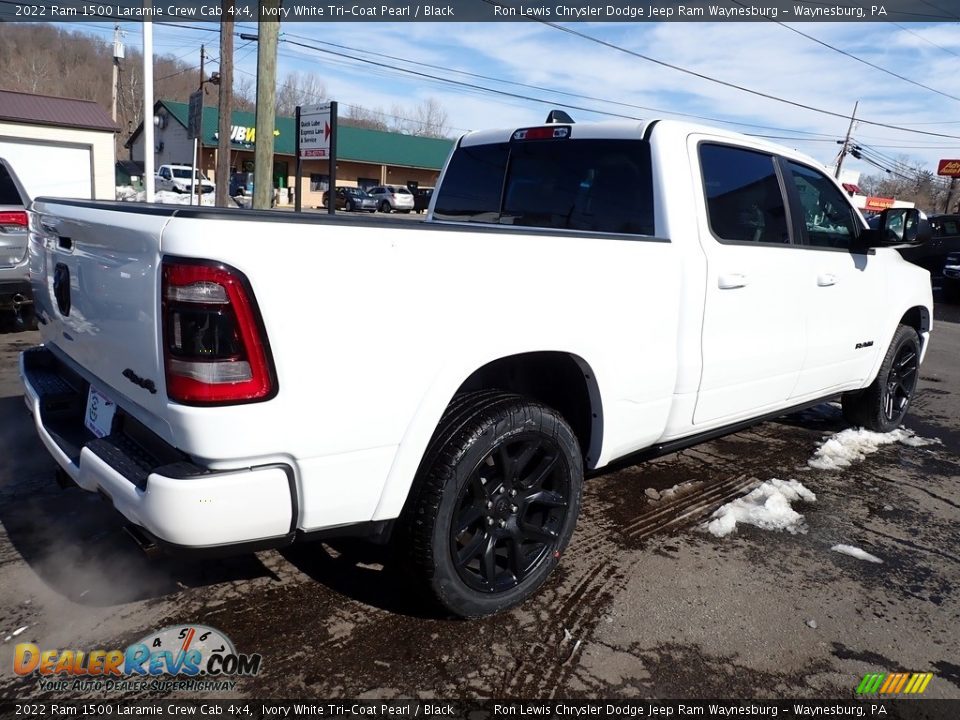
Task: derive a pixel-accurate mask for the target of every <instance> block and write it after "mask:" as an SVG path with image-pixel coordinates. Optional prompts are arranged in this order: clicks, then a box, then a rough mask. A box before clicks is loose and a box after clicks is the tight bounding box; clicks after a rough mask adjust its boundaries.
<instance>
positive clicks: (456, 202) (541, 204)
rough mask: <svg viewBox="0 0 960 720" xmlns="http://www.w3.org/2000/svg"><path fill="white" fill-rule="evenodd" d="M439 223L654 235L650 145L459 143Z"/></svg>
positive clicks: (443, 189)
mask: <svg viewBox="0 0 960 720" xmlns="http://www.w3.org/2000/svg"><path fill="white" fill-rule="evenodd" d="M436 194H437V199H436V202H435V205H434V211H433V217H434V219H436V220H450V221H458V222H479V223H492V224H499V225H513V226H520V227H539V228H552V229H558V230H580V231H587V232H603V233H625V234H631V235H653V234H654V225H655V223H654V211H653V177H652V171H651V161H650V145H649V144H648V143H647V142H645V141H643V140H573V139H549V140H534V141H520V142H509V143H494V144H489V145H474V146H467V147H460V148H458V149H457V150H456V152H455V153H454V155H453V157H452V158H451V160H450V164H449V166H448V167H447V170H446V173H445V174H444V178H443V183H442V185H441V186H440V188H439V189H438V190H437V193H436Z"/></svg>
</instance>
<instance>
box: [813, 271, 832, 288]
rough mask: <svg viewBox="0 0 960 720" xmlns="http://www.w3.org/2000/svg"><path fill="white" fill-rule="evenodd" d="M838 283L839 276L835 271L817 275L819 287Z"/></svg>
mask: <svg viewBox="0 0 960 720" xmlns="http://www.w3.org/2000/svg"><path fill="white" fill-rule="evenodd" d="M836 284H837V276H836V275H834V274H833V273H820V274H819V275H817V285H818V286H819V287H830V286H831V285H836Z"/></svg>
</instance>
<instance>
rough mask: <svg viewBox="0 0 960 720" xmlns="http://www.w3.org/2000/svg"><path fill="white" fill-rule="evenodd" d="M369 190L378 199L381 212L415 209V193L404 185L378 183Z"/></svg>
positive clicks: (403, 211) (405, 211)
mask: <svg viewBox="0 0 960 720" xmlns="http://www.w3.org/2000/svg"><path fill="white" fill-rule="evenodd" d="M367 192H368V193H370V194H371V195H372V196H373V197H374V198H375V199H376V201H377V210H379V211H380V212H385V213H388V212H402V213H408V212H410V211H411V210H413V193H411V192H410V191H409V190H407V188H406V187H404V186H403V185H378V186H377V187H375V188H373V189H372V190H367Z"/></svg>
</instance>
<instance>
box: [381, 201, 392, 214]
mask: <svg viewBox="0 0 960 720" xmlns="http://www.w3.org/2000/svg"><path fill="white" fill-rule="evenodd" d="M378 209H379V210H380V212H382V213H388V212H390V203H388V202H387V201H386V200H381V201H380V207H379V208H378Z"/></svg>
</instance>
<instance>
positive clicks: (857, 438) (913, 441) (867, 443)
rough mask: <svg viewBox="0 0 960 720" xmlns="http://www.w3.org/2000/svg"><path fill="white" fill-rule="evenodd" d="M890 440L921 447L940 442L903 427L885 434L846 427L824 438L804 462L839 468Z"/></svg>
mask: <svg viewBox="0 0 960 720" xmlns="http://www.w3.org/2000/svg"><path fill="white" fill-rule="evenodd" d="M893 443H901V444H902V445H909V446H910V447H922V446H924V445H936V444H939V443H940V440H938V439H935V438H934V439H930V438H922V437H918V436H917V435H916V433H914V432H913V430H907V429H906V428H897V429H896V430H891V431H890V432H888V433H878V432H873V431H872V430H866V429H865V428H847V429H846V430H843V431H841V432H838V433H837V434H836V435H832V436H831V437H829V438H827V439H826V440H824V441H823V444H822V445H820V447H819V448H817V451H816V452H815V453H814V455H813V457H812V458H810V459H809V460H807V465H809V466H810V467H812V468H815V469H817V470H841V469H843V468H845V467H849V466H850V465H852V464H853V463H855V462H859V461H860V460H863V459H864V458H865V457H866V456H867V455H870V454H871V453H875V452H876V451H877V450H879V449H880V448H881V447H882V446H884V445H892V444H893Z"/></svg>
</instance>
